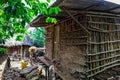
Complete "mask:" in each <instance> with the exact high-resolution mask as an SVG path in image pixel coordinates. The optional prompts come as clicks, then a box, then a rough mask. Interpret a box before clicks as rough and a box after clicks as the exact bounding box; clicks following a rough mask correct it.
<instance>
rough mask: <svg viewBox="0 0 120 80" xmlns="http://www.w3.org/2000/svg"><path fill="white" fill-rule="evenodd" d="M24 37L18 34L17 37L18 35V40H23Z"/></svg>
mask: <svg viewBox="0 0 120 80" xmlns="http://www.w3.org/2000/svg"><path fill="white" fill-rule="evenodd" d="M23 39H24V36H23V35H18V36H17V37H16V40H17V41H22V40H23Z"/></svg>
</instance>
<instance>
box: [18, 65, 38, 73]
mask: <svg viewBox="0 0 120 80" xmlns="http://www.w3.org/2000/svg"><path fill="white" fill-rule="evenodd" d="M37 68H38V67H37V66H32V67H27V68H25V69H23V70H21V71H20V74H21V75H24V74H28V73H30V72H31V71H32V70H34V69H37Z"/></svg>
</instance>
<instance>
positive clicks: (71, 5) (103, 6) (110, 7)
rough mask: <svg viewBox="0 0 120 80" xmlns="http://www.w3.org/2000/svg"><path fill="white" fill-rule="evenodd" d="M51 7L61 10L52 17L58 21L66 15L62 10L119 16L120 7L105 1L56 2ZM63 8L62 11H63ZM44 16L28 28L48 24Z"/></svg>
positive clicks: (75, 0) (61, 0)
mask: <svg viewBox="0 0 120 80" xmlns="http://www.w3.org/2000/svg"><path fill="white" fill-rule="evenodd" d="M52 6H59V7H60V8H62V12H61V13H59V14H58V15H52V16H53V17H56V18H57V19H58V20H64V19H65V18H66V17H67V16H68V15H67V14H66V13H65V11H64V9H66V10H69V11H71V12H73V11H76V12H78V11H89V12H90V11H93V12H106V13H112V14H115V15H119V14H120V5H119V4H115V3H112V2H109V1H107V0H56V2H55V3H54V4H53V5H52ZM63 8H64V9H63ZM45 18H46V16H41V15H39V16H38V17H37V18H36V19H34V20H33V21H32V22H31V23H30V26H32V27H42V26H47V25H49V24H46V23H45Z"/></svg>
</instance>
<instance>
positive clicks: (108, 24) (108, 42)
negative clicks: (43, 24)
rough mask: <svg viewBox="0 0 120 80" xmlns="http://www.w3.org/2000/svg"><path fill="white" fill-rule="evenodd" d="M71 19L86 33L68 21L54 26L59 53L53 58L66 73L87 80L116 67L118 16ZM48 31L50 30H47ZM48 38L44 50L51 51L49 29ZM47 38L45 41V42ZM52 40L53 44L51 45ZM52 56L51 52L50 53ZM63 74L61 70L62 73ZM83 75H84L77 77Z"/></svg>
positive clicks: (119, 37)
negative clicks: (57, 29)
mask: <svg viewBox="0 0 120 80" xmlns="http://www.w3.org/2000/svg"><path fill="white" fill-rule="evenodd" d="M74 17H75V18H76V19H77V20H78V21H79V22H80V23H81V24H82V25H83V26H85V28H86V29H87V30H89V32H90V35H88V34H87V32H85V31H84V30H83V29H82V28H81V27H80V26H79V25H78V24H77V23H76V22H74V20H73V19H72V18H68V19H66V20H64V21H61V22H60V23H59V24H58V25H59V26H58V27H59V28H60V33H59V42H57V44H59V49H58V50H59V51H58V53H57V54H58V55H57V56H54V58H59V59H60V60H61V64H62V65H63V67H64V68H65V72H67V73H69V74H70V75H71V76H73V77H74V78H75V80H76V79H78V78H81V79H84V78H85V74H86V75H87V77H88V78H89V79H92V78H94V76H95V75H96V74H98V73H100V72H103V71H104V70H106V69H109V68H111V67H114V66H117V65H119V64H118V63H119V61H120V17H119V16H115V15H107V14H91V13H90V14H89V13H86V14H82V13H79V14H77V15H74ZM49 28H51V29H52V27H49ZM51 32H52V35H51V38H50V37H49V36H50V35H49V36H46V37H47V42H50V43H49V44H46V45H47V47H46V51H47V50H48V53H49V51H52V48H53V47H50V46H49V45H52V43H53V42H54V41H53V40H54V38H52V37H53V36H54V35H53V34H54V32H53V29H52V30H51V31H49V32H48V33H47V34H50V33H51ZM48 38H49V39H48ZM52 41H53V42H52ZM54 54H55V53H54ZM63 72H64V70H63ZM81 75H84V76H81Z"/></svg>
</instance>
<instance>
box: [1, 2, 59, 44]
mask: <svg viewBox="0 0 120 80" xmlns="http://www.w3.org/2000/svg"><path fill="white" fill-rule="evenodd" d="M49 3H50V0H46V2H41V0H0V43H4V40H5V39H8V38H11V37H13V35H14V34H17V35H18V36H17V38H16V40H23V34H26V33H27V30H26V28H25V25H26V24H29V23H30V21H31V20H32V18H33V17H35V16H37V15H39V14H41V15H46V17H47V18H46V23H49V22H51V23H54V24H56V22H57V20H56V19H55V18H52V17H50V15H51V14H58V13H59V12H60V11H61V10H60V8H58V7H49Z"/></svg>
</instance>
